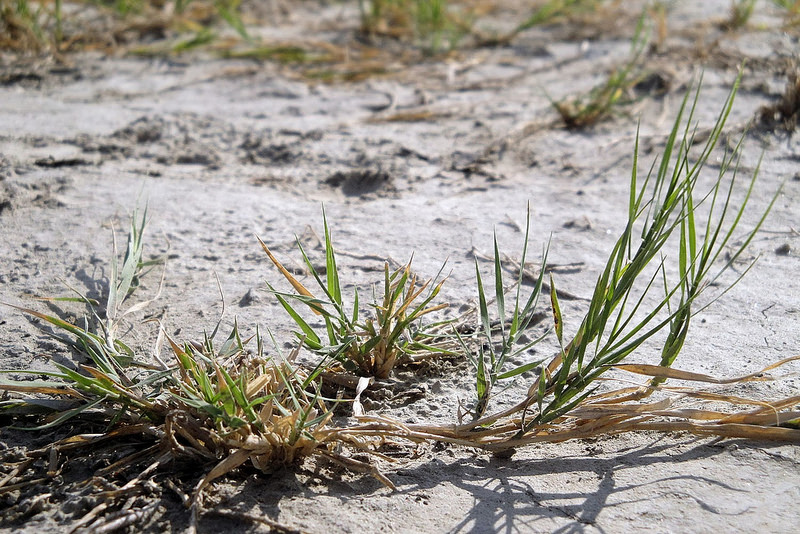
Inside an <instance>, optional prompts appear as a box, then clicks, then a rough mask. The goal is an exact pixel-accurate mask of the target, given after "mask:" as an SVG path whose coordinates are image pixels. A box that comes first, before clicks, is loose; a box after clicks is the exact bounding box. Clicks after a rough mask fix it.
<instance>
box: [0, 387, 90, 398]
mask: <svg viewBox="0 0 800 534" xmlns="http://www.w3.org/2000/svg"><path fill="white" fill-rule="evenodd" d="M3 390H4V391H17V392H19V393H41V394H42V395H69V396H70V397H75V398H78V399H83V398H84V396H83V395H81V394H80V393H79V392H78V391H76V390H74V389H72V388H70V387H63V388H56V387H47V386H20V385H19V384H3Z"/></svg>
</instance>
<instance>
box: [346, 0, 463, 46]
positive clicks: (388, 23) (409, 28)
mask: <svg viewBox="0 0 800 534" xmlns="http://www.w3.org/2000/svg"><path fill="white" fill-rule="evenodd" d="M358 7H359V12H360V15H361V32H362V33H363V34H365V35H370V36H388V37H394V38H396V39H398V38H404V37H408V36H412V37H413V38H414V39H415V40H416V41H417V42H418V43H420V44H421V46H422V48H423V49H424V50H425V51H426V52H428V53H431V54H437V53H439V52H447V51H449V50H452V49H453V48H455V47H456V46H457V45H458V42H459V41H460V40H461V39H462V38H463V37H464V36H465V35H466V34H467V33H468V32H469V30H470V28H471V22H470V17H469V16H466V15H464V14H463V13H461V12H459V11H458V10H456V9H455V8H454V7H453V6H451V5H450V3H449V2H448V1H447V0H359V2H358Z"/></svg>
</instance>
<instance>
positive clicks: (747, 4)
mask: <svg viewBox="0 0 800 534" xmlns="http://www.w3.org/2000/svg"><path fill="white" fill-rule="evenodd" d="M755 8H756V0H733V1H732V2H731V9H730V16H729V17H728V20H727V21H726V22H725V24H724V26H725V28H726V29H728V30H731V31H732V30H738V29H740V28H744V27H745V26H747V23H748V22H750V18H751V17H752V16H753V11H755Z"/></svg>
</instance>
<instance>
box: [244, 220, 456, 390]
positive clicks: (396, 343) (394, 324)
mask: <svg viewBox="0 0 800 534" xmlns="http://www.w3.org/2000/svg"><path fill="white" fill-rule="evenodd" d="M323 220H324V227H325V280H323V278H322V275H321V274H320V273H319V272H318V271H317V269H316V268H315V267H314V265H313V264H312V263H311V260H309V258H308V255H307V254H306V252H305V250H304V249H303V246H302V245H301V244H300V241H299V240H298V241H297V246H298V248H299V249H300V253H301V254H302V256H303V260H304V262H305V265H306V267H307V268H308V270H309V272H310V273H311V275H312V276H313V277H314V280H315V281H316V283H317V287H318V288H319V290H320V291H321V295H322V296H321V297H319V298H317V297H315V296H314V295H313V294H312V292H311V291H309V290H308V289H306V287H305V286H304V285H303V284H302V283H300V281H298V280H297V279H296V278H295V277H294V276H293V275H292V274H291V273H290V272H289V271H288V270H287V269H286V268H284V267H283V265H281V263H280V262H279V261H278V259H277V258H276V257H275V256H274V255H273V254H272V252H271V251H270V249H269V248H268V247H267V245H266V244H265V243H264V242H263V241H261V240H260V239H259V242H260V243H261V247H262V248H263V249H264V252H266V254H267V256H268V257H269V259H270V260H271V261H272V263H273V264H274V265H275V267H277V268H278V270H279V271H280V272H281V274H283V276H284V277H285V278H286V280H288V281H289V283H290V284H291V285H292V287H293V288H294V290H295V291H296V293H282V292H279V291H277V290H276V289H275V288H274V287H273V286H272V285H271V284H268V285H269V288H270V290H271V291H272V292H273V294H275V296H276V297H277V298H278V301H279V302H280V303H281V306H283V308H284V309H285V310H286V312H287V313H288V314H289V316H290V317H291V318H292V319H293V320H294V322H295V323H296V324H297V326H298V327H299V328H300V331H299V332H296V335H297V337H298V338H299V339H300V340H301V341H302V343H303V344H304V345H305V346H306V347H307V348H308V349H310V350H312V351H314V352H315V353H317V354H319V355H320V356H322V358H323V359H322V362H323V363H322V365H327V362H330V361H336V362H339V363H340V364H342V365H343V366H344V368H345V369H346V370H348V371H352V372H357V373H360V374H362V375H365V376H373V377H376V378H387V377H388V376H389V373H390V372H391V370H392V369H393V368H394V367H395V365H397V364H398V363H400V362H401V361H403V360H404V359H405V360H413V359H414V357H415V355H417V354H419V353H423V352H424V353H426V354H428V353H431V352H445V349H443V348H442V347H439V346H435V345H429V344H427V343H426V340H427V339H428V338H430V337H432V336H430V335H428V333H427V330H429V328H430V327H431V326H432V325H427V326H426V325H422V324H420V319H421V318H422V317H423V316H425V315H428V314H429V313H432V312H435V311H438V310H441V309H444V308H446V307H447V304H444V303H442V304H432V302H433V300H434V299H435V298H436V296H437V295H438V294H439V291H440V290H441V288H442V284H444V281H445V280H444V279H443V280H440V281H439V282H436V281H435V279H434V280H428V281H425V282H422V283H419V282H418V280H417V277H416V275H414V274H412V273H411V263H410V262H409V263H408V264H407V265H405V266H404V267H401V268H399V269H397V270H394V271H392V270H390V269H389V264H388V263H386V264H385V265H384V270H383V275H384V276H383V283H382V284H381V286H382V288H383V291H382V294H381V296H380V297H374V298H373V303H372V306H371V308H372V310H373V312H374V314H373V315H372V317H369V318H367V319H364V320H363V321H362V320H361V319H360V313H361V312H360V310H359V294H358V290H357V289H356V290H355V293H354V299H353V306H352V309H349V310H348V309H346V307H345V305H344V301H343V295H342V288H341V283H340V280H339V271H338V267H337V264H336V254H335V252H334V249H333V243H332V242H331V233H330V229H329V228H328V221H327V218H325V217H324V213H323ZM439 274H441V271H440V273H439ZM437 278H438V275H437ZM426 290H427V294H425V292H426ZM289 300H294V301H297V302H300V303H302V304H304V305H305V307H307V308H309V309H310V311H312V312H313V313H314V314H315V315H317V316H318V317H321V318H322V319H323V320H324V322H325V333H324V334H320V333H319V332H317V331H316V330H315V329H314V328H313V327H312V326H311V325H310V324H309V323H308V322H307V321H306V320H305V319H303V317H302V316H301V315H300V313H298V311H297V309H296V308H295V307H293V306H292V305H291V304H290V303H289ZM323 336H326V337H327V342H323Z"/></svg>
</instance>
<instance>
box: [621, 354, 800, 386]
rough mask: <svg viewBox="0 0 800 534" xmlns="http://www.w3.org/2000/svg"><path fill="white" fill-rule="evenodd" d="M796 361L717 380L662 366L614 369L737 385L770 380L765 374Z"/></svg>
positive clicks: (787, 359) (640, 365) (623, 366)
mask: <svg viewBox="0 0 800 534" xmlns="http://www.w3.org/2000/svg"><path fill="white" fill-rule="evenodd" d="M796 360H800V356H792V357H790V358H785V359H783V360H781V361H779V362H776V363H773V364H771V365H768V366H767V367H765V368H763V369H761V370H760V371H756V372H755V373H750V374H748V375H745V376H740V377H735V378H715V377H713V376H709V375H704V374H701V373H692V372H689V371H681V370H680V369H673V368H672V367H663V366H660V365H647V364H617V365H615V366H614V368H615V369H620V370H622V371H628V372H629V373H635V374H640V375H646V376H652V377H656V378H672V379H675V380H687V381H690V382H707V383H709V384H737V383H740V382H749V381H752V380H768V379H769V378H765V377H764V376H763V375H764V373H766V372H767V371H771V370H772V369H776V368H778V367H780V366H782V365H785V364H787V363H789V362H793V361H796Z"/></svg>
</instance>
